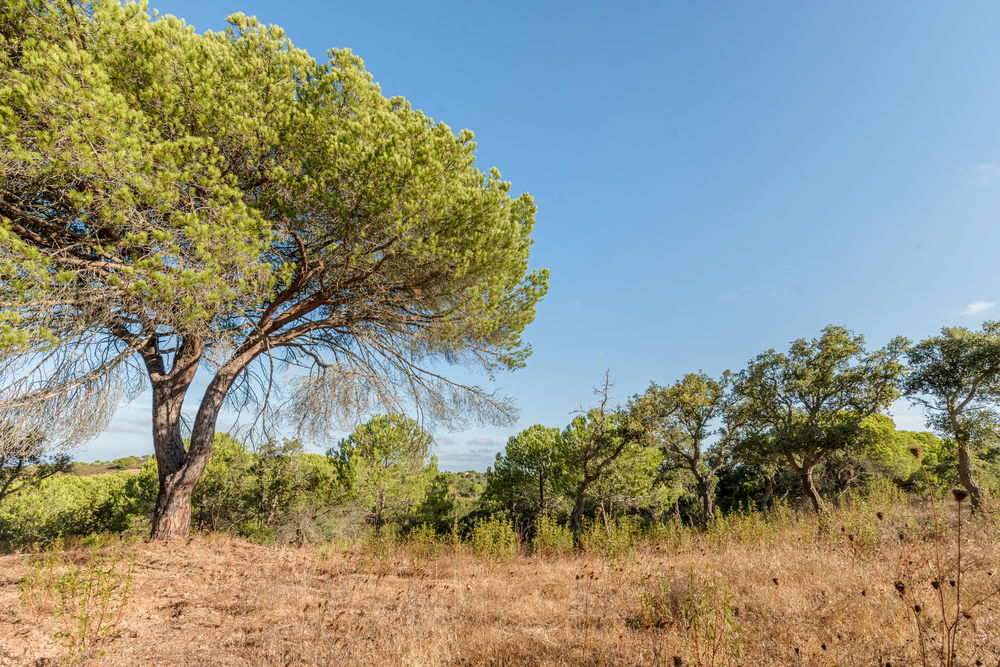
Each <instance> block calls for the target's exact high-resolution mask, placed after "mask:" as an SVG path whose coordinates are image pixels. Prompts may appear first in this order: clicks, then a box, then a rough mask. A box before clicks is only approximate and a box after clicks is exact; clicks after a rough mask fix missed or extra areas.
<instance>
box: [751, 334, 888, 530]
mask: <svg viewBox="0 0 1000 667" xmlns="http://www.w3.org/2000/svg"><path fill="white" fill-rule="evenodd" d="M907 344H908V343H907V341H906V339H904V338H898V337H897V338H894V339H893V340H892V341H890V342H889V344H888V345H886V346H885V347H884V348H881V349H878V350H873V351H868V350H866V349H865V340H864V336H861V335H860V334H854V333H852V332H851V331H849V330H847V329H845V328H844V327H840V326H833V325H831V326H828V327H826V328H824V329H823V331H822V334H821V335H820V337H819V338H814V339H812V340H806V339H803V338H800V339H798V340H795V341H793V342H792V344H791V347H790V348H789V350H788V352H776V351H774V350H773V349H772V350H767V351H766V352H763V353H761V354H759V355H758V356H757V357H755V358H754V359H753V360H752V361H751V362H750V364H749V365H748V367H747V368H746V369H744V370H743V371H741V372H740V374H739V376H738V378H737V381H736V386H735V391H736V394H737V395H738V396H739V397H740V398H741V399H743V400H744V401H745V402H746V408H745V409H746V410H747V414H748V415H750V417H751V420H752V421H751V423H752V424H753V425H754V426H755V427H756V432H755V433H754V434H753V435H752V436H751V437H749V438H747V439H745V440H744V441H743V443H742V444H741V447H742V448H745V449H749V450H752V451H753V452H754V453H755V454H756V455H757V457H758V458H759V457H760V456H766V457H774V458H777V459H780V460H782V461H783V462H784V463H786V464H787V465H788V466H789V467H790V468H791V469H792V470H793V471H794V472H795V474H796V475H797V476H798V477H799V480H800V482H801V484H802V491H803V494H804V495H805V497H807V498H808V499H809V501H810V502H811V503H812V506H813V509H815V510H816V511H817V512H819V511H820V510H821V509H823V499H822V498H821V497H820V495H819V491H817V489H816V485H815V483H814V481H813V473H814V471H815V470H816V466H818V465H819V464H821V463H822V462H823V461H824V460H825V459H826V458H827V457H828V456H829V455H830V454H831V453H833V452H836V451H839V450H843V449H846V448H850V447H856V446H860V445H861V444H863V442H865V439H866V438H868V437H869V435H870V434H869V431H868V430H866V429H865V428H864V426H863V422H864V421H865V419H866V418H867V417H869V416H871V415H873V414H876V413H878V412H879V411H881V410H884V409H886V408H888V407H889V404H890V403H892V402H893V401H894V400H895V399H896V398H897V397H898V396H899V391H898V386H899V383H900V381H901V379H902V376H903V372H904V366H903V363H902V357H903V354H904V353H905V351H906V347H907Z"/></svg>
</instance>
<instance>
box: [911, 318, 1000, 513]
mask: <svg viewBox="0 0 1000 667" xmlns="http://www.w3.org/2000/svg"><path fill="white" fill-rule="evenodd" d="M908 356H909V362H910V366H911V367H912V369H913V370H912V372H911V373H910V375H909V377H908V378H907V380H906V384H905V390H906V395H907V396H908V397H909V399H910V400H911V401H912V402H913V403H915V404H917V405H920V406H922V407H923V408H924V409H925V410H927V425H928V426H930V427H931V428H933V429H934V430H936V431H937V432H938V433H941V434H942V435H944V436H945V437H949V438H952V439H954V441H955V444H956V445H957V448H958V478H959V481H960V482H961V484H962V486H964V487H965V489H966V490H967V491H968V492H969V495H970V496H971V498H972V506H973V508H977V509H978V508H979V507H980V506H981V505H982V501H983V489H982V487H981V486H980V485H979V483H978V482H977V481H976V477H975V474H974V472H975V471H974V467H975V466H974V458H975V455H976V450H984V449H986V448H988V447H995V446H996V443H997V437H998V435H1000V414H998V412H997V400H998V399H1000V322H986V323H984V324H983V326H982V328H980V329H979V331H971V330H969V329H966V328H965V327H946V328H944V329H942V330H941V335H939V336H934V337H932V338H927V339H925V340H922V341H920V343H918V344H917V345H914V346H913V348H911V349H910V350H909V353H908Z"/></svg>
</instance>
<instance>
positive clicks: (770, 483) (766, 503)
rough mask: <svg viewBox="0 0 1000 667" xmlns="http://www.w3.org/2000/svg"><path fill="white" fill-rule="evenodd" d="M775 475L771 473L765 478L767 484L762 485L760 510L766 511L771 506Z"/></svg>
mask: <svg viewBox="0 0 1000 667" xmlns="http://www.w3.org/2000/svg"><path fill="white" fill-rule="evenodd" d="M775 477H776V475H773V474H772V475H771V476H770V477H768V478H767V486H765V487H764V497H763V498H761V500H760V509H761V511H765V512H766V511H767V510H768V509H770V507H771V497H772V496H774V487H775V480H774V478H775Z"/></svg>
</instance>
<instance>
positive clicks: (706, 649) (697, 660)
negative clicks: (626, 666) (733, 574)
mask: <svg viewBox="0 0 1000 667" xmlns="http://www.w3.org/2000/svg"><path fill="white" fill-rule="evenodd" d="M648 585H649V591H648V592H647V593H644V594H643V595H642V597H641V598H640V601H639V611H638V613H637V614H636V616H635V617H634V618H633V619H631V624H632V626H633V627H634V628H636V629H639V630H658V631H659V630H672V631H674V632H676V633H677V634H679V635H680V637H681V640H682V641H681V645H682V647H683V649H682V650H683V652H684V653H686V655H685V656H683V658H682V661H683V662H682V663H676V662H675V664H694V665H706V666H707V665H720V664H729V663H730V662H731V660H732V659H734V658H738V657H739V654H740V652H741V651H740V649H741V642H740V628H739V625H738V624H737V623H736V612H735V609H734V608H733V596H732V594H731V593H730V592H729V590H728V588H727V587H726V586H725V582H724V581H723V580H722V578H721V577H720V576H718V575H698V574H696V573H695V572H693V571H692V572H690V573H688V575H687V576H686V577H678V578H667V577H664V576H659V577H656V578H652V579H650V580H649V582H648ZM678 657H681V656H678Z"/></svg>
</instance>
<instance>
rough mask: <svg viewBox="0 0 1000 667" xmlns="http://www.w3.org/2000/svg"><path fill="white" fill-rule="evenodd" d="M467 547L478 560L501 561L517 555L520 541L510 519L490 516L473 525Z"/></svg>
mask: <svg viewBox="0 0 1000 667" xmlns="http://www.w3.org/2000/svg"><path fill="white" fill-rule="evenodd" d="M469 546H470V547H471V548H472V551H473V553H475V554H476V555H477V556H479V557H480V558H483V559H485V560H491V561H503V560H507V559H509V558H512V557H514V556H515V555H517V553H518V550H519V548H520V540H519V539H518V536H517V532H516V531H515V530H514V524H513V522H512V521H511V520H510V519H506V518H504V517H502V516H491V517H489V518H486V519H480V520H479V521H477V522H476V523H475V524H474V525H473V527H472V533H471V534H470V536H469Z"/></svg>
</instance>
